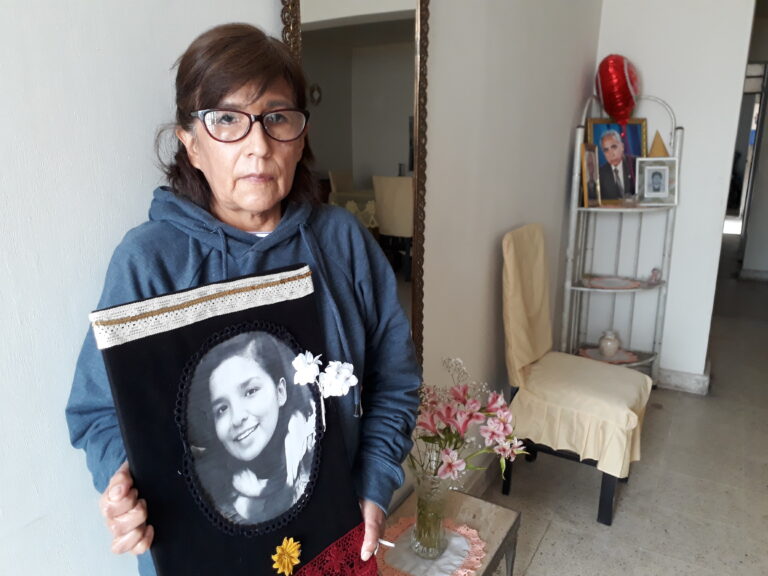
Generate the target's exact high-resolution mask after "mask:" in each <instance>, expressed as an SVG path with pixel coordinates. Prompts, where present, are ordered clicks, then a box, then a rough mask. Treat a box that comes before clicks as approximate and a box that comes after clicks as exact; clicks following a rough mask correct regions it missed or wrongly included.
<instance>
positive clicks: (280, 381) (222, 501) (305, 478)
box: [186, 331, 317, 525]
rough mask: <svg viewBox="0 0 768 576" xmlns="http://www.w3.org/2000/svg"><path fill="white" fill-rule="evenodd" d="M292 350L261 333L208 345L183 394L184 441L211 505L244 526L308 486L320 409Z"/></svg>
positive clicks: (276, 512) (276, 511) (286, 504)
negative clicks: (299, 380) (298, 379)
mask: <svg viewBox="0 0 768 576" xmlns="http://www.w3.org/2000/svg"><path fill="white" fill-rule="evenodd" d="M295 355H296V354H295V352H294V351H293V350H292V349H291V347H289V346H288V345H287V344H286V343H285V342H283V341H282V340H281V339H279V338H278V337H276V336H275V335H273V334H271V333H269V332H265V331H249V332H242V333H240V334H237V335H236V336H233V337H231V338H229V339H227V340H224V341H223V342H221V343H219V344H217V345H215V346H213V347H212V348H211V349H210V350H208V351H207V352H206V353H205V354H204V355H203V356H202V357H201V359H200V362H199V363H198V364H197V366H196V367H195V369H194V372H193V374H192V377H191V380H190V383H189V391H188V394H187V406H186V417H187V427H186V430H187V441H188V445H189V447H190V451H191V453H192V458H193V462H194V464H193V468H194V471H195V474H196V476H197V479H198V481H199V483H200V485H201V488H202V490H203V491H204V492H205V493H206V494H207V496H208V500H209V503H210V504H211V505H212V506H213V507H214V508H215V510H216V511H217V512H218V513H220V514H221V515H222V516H223V517H225V518H226V519H227V520H229V521H231V522H234V523H236V524H241V525H253V524H260V523H262V522H266V521H269V520H272V519H274V518H277V517H278V516H280V515H282V514H283V513H285V512H286V511H288V510H289V509H290V508H291V507H292V506H294V504H296V503H297V502H298V500H299V499H300V498H301V496H302V494H304V493H305V491H306V490H307V486H308V483H309V478H310V472H311V469H312V465H313V458H314V451H315V440H316V437H315V433H316V424H317V409H316V407H315V401H314V397H313V394H312V389H311V388H310V387H309V386H301V385H296V384H294V378H293V374H294V370H293V368H292V366H291V361H292V360H293V358H294V357H295Z"/></svg>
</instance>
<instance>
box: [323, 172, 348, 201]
mask: <svg viewBox="0 0 768 576" xmlns="http://www.w3.org/2000/svg"><path fill="white" fill-rule="evenodd" d="M328 179H329V180H330V181H331V197H330V201H331V202H332V203H334V204H338V203H339V202H341V197H344V196H349V195H350V194H352V172H350V171H349V170H328Z"/></svg>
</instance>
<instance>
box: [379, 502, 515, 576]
mask: <svg viewBox="0 0 768 576" xmlns="http://www.w3.org/2000/svg"><path fill="white" fill-rule="evenodd" d="M415 515H416V493H415V492H414V493H413V494H411V495H410V496H409V497H408V499H407V500H406V501H405V502H403V503H402V504H401V505H400V506H399V507H398V508H397V510H395V511H394V512H393V513H392V515H391V516H390V517H389V519H388V520H387V523H389V524H394V523H395V522H397V521H398V520H399V519H400V518H403V517H408V516H415ZM445 516H446V518H451V519H453V520H454V521H455V522H456V523H457V524H466V525H467V526H469V527H470V528H474V529H475V530H477V532H478V534H479V535H480V538H482V539H483V540H484V541H485V550H486V554H485V558H483V563H482V564H481V565H480V568H478V569H477V576H491V575H492V574H493V573H494V571H495V570H496V568H498V566H499V564H500V563H501V559H502V557H503V558H504V559H505V563H506V566H507V576H512V568H513V566H514V563H515V547H516V546H517V531H518V530H519V528H520V513H519V512H515V511H514V510H510V509H509V508H505V507H504V506H499V505H497V504H493V503H491V502H486V501H485V500H481V499H480V498H475V497H474V496H470V495H469V494H464V493H463V492H456V491H452V492H450V493H449V495H448V499H447V503H446V510H445Z"/></svg>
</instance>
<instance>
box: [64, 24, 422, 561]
mask: <svg viewBox="0 0 768 576" xmlns="http://www.w3.org/2000/svg"><path fill="white" fill-rule="evenodd" d="M305 103H306V83H305V80H304V77H303V74H302V71H301V69H300V67H299V65H298V64H297V63H296V62H295V61H294V60H293V58H292V57H291V55H290V53H289V51H288V50H287V48H286V47H285V46H284V45H283V44H281V43H280V42H278V41H276V40H274V39H271V38H268V37H266V36H265V35H264V34H263V33H262V32H261V31H259V30H258V29H256V28H254V27H252V26H249V25H244V24H230V25H223V26H219V27H216V28H213V29H211V30H209V31H208V32H205V33H204V34H202V35H201V36H200V37H198V38H197V39H196V40H195V41H194V42H193V43H192V44H191V45H190V46H189V48H188V49H187V50H186V52H185V53H184V54H183V55H182V57H181V58H180V59H179V62H178V71H177V76H176V129H175V133H176V136H177V137H178V141H179V144H178V149H177V151H176V154H175V157H174V159H173V161H171V162H170V163H169V164H168V165H167V167H166V174H167V177H168V182H169V187H161V188H159V189H157V190H155V194H154V199H153V201H152V205H151V207H150V212H149V221H148V222H146V223H144V224H142V225H141V226H139V227H137V228H135V229H133V230H131V231H130V232H128V234H127V235H126V236H125V238H124V239H123V241H122V242H121V243H120V245H119V246H118V247H117V249H116V250H115V253H114V255H113V257H112V261H111V263H110V266H109V269H108V271H107V278H106V281H105V286H104V291H103V293H102V297H101V300H100V302H99V308H104V307H108V306H113V305H117V304H120V303H124V302H130V301H135V300H138V299H142V298H148V297H152V296H156V295H159V294H163V293H168V292H172V291H176V290H181V289H187V288H192V287H196V286H200V285H202V284H206V283H209V282H216V281H222V280H225V279H229V278H234V277H237V276H240V275H245V274H257V273H260V272H264V271H268V270H273V269H276V268H280V267H284V266H288V265H293V264H295V263H297V262H305V263H308V264H309V265H310V267H311V268H312V271H313V277H314V278H315V290H316V293H317V295H318V298H319V312H320V317H321V322H322V325H323V335H324V340H325V346H326V353H327V357H329V358H334V359H339V360H344V361H347V362H350V363H352V364H353V365H354V366H355V368H356V370H357V372H358V374H359V375H360V381H361V383H362V386H355V387H354V388H353V389H352V392H351V393H350V394H348V395H347V396H345V397H343V398H342V399H341V402H340V405H339V406H340V408H339V410H340V418H341V427H342V428H343V433H344V437H345V440H346V444H347V448H348V453H349V455H350V459H351V461H350V467H351V469H352V472H353V475H354V481H355V486H356V490H357V495H358V497H359V498H360V505H361V509H362V513H363V518H364V522H365V538H364V542H363V546H362V550H361V556H362V557H363V559H366V560H367V559H368V557H370V555H371V554H372V553H373V552H374V550H375V548H376V544H377V540H378V538H379V536H380V535H381V532H382V529H383V523H384V519H385V513H384V511H385V510H386V508H387V505H388V504H389V500H390V498H391V495H392V493H393V492H394V490H395V489H396V488H397V487H398V486H399V485H400V484H401V483H402V481H403V472H402V468H401V466H400V464H401V462H402V460H403V459H404V458H405V455H406V454H407V452H408V451H409V450H410V448H411V439H410V434H411V431H412V429H413V425H414V421H415V412H416V410H417V406H418V386H419V383H420V368H419V367H418V365H417V363H416V359H415V353H414V349H413V344H412V341H411V338H410V328H409V325H408V321H407V319H406V317H405V315H404V313H403V311H402V309H401V308H400V306H399V304H398V302H397V295H396V284H395V278H394V275H393V273H392V270H391V268H390V267H389V264H388V263H387V260H386V259H385V257H384V256H383V254H382V253H381V250H380V249H379V247H378V246H377V245H376V243H375V241H374V240H373V238H372V236H371V235H370V234H368V232H367V231H365V230H364V229H362V228H361V227H360V226H359V224H358V223H357V221H356V219H355V217H354V216H353V215H351V214H349V213H347V212H346V211H344V210H343V209H338V208H332V207H328V206H318V205H316V200H315V194H314V189H315V188H314V186H313V184H312V178H311V172H310V170H309V162H310V160H311V158H312V154H311V151H310V149H309V145H308V143H307V141H306V132H305V130H306V120H307V117H308V113H307V112H306V111H305V110H304V106H305ZM361 388H362V390H361ZM67 419H68V424H69V428H70V437H71V441H72V443H73V445H74V446H75V447H78V448H83V449H84V450H85V451H86V456H87V462H88V466H89V468H90V470H91V473H92V474H93V478H94V484H95V486H96V488H97V489H98V490H99V491H103V494H102V497H101V499H100V507H101V510H102V513H103V514H104V515H105V517H106V518H107V524H108V526H109V528H110V530H111V531H112V533H113V535H114V539H113V543H112V549H113V550H114V551H115V552H120V553H122V552H129V551H130V552H133V553H135V554H141V556H140V560H139V565H140V571H141V574H142V575H149V574H154V567H153V565H152V562H151V559H150V558H149V555H147V554H143V552H145V551H146V550H147V549H148V548H149V546H150V544H151V542H152V538H153V529H152V527H151V526H148V525H147V524H146V517H147V516H146V504H145V503H144V501H142V500H141V499H140V498H139V496H138V494H137V493H136V490H135V489H134V488H132V479H131V477H130V474H129V472H128V468H127V464H125V463H124V462H125V450H124V447H123V444H122V441H121V437H120V433H119V429H118V425H117V420H116V417H115V410H114V404H113V401H112V397H111V394H110V391H109V384H108V380H107V376H106V372H105V369H104V363H103V361H102V359H101V356H100V355H99V353H98V351H97V350H96V347H95V344H94V339H93V334H92V332H91V331H89V333H88V335H87V337H86V340H85V343H84V345H83V349H82V351H81V354H80V358H79V360H78V365H77V369H76V374H75V379H74V382H73V387H72V392H71V395H70V399H69V403H68V406H67Z"/></svg>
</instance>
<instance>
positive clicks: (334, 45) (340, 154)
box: [302, 30, 352, 176]
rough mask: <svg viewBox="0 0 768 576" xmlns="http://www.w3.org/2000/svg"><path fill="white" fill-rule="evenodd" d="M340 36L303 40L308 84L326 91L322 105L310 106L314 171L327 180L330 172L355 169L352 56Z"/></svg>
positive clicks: (317, 35) (328, 34)
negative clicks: (353, 163)
mask: <svg viewBox="0 0 768 576" xmlns="http://www.w3.org/2000/svg"><path fill="white" fill-rule="evenodd" d="M340 34H342V32H338V33H336V32H334V33H331V31H328V30H321V31H318V32H311V33H304V34H303V38H302V64H303V65H304V71H305V73H306V76H307V83H308V84H309V85H312V84H317V85H318V86H320V89H321V90H322V99H321V101H320V103H319V104H317V105H314V104H312V103H310V104H309V105H308V107H309V112H310V114H311V116H310V118H309V141H310V143H311V145H312V150H313V151H314V153H315V166H314V167H315V169H316V170H317V172H318V174H323V175H325V176H327V173H328V170H351V169H352V115H351V113H350V111H351V110H352V52H351V50H350V48H349V46H348V45H347V43H346V42H343V41H341V39H340V38H339V36H340Z"/></svg>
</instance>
